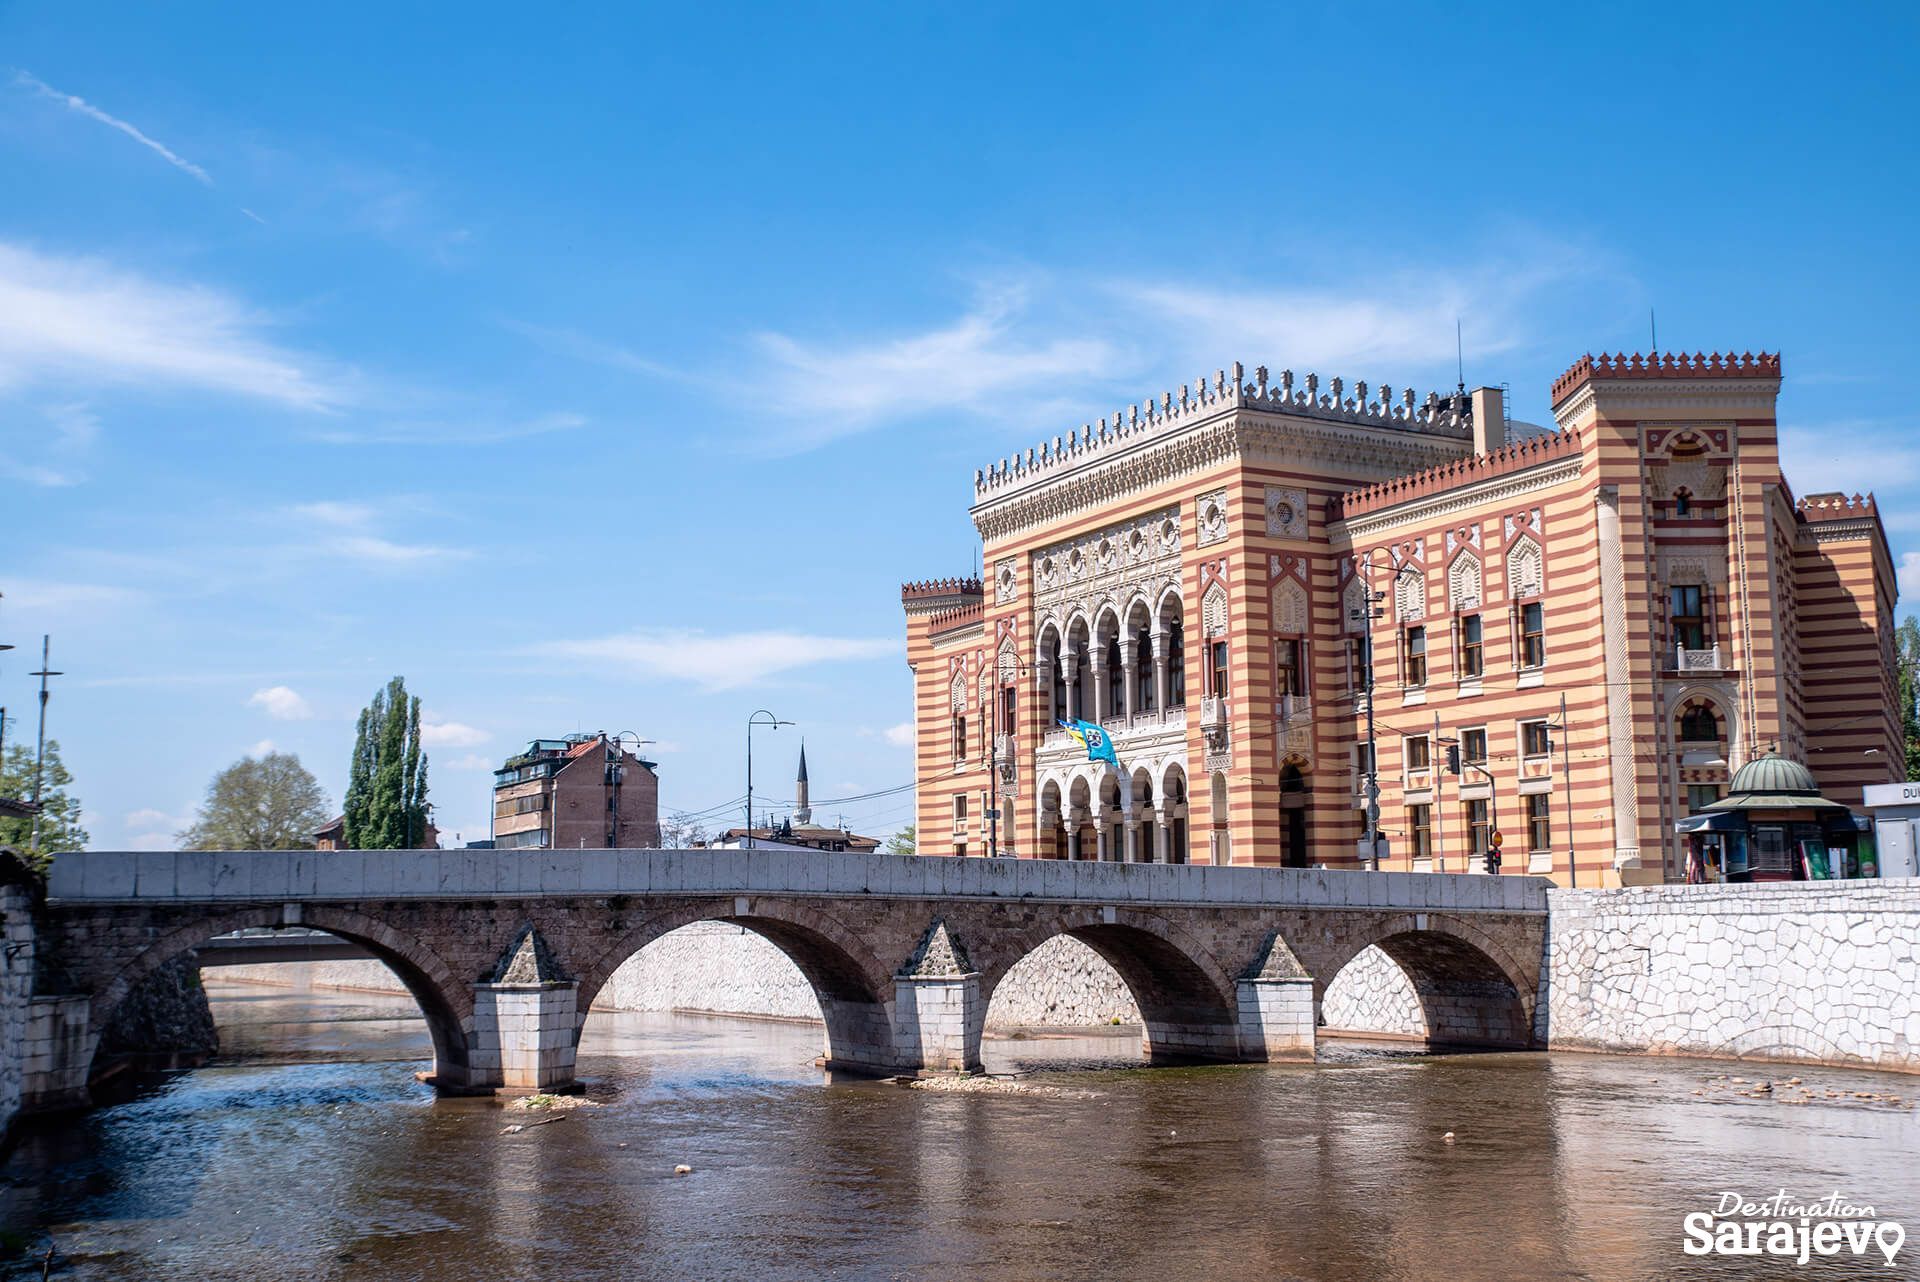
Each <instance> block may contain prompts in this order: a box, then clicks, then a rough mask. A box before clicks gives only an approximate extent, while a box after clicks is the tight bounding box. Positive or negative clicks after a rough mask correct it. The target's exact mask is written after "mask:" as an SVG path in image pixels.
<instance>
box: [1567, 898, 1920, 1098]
mask: <svg viewBox="0 0 1920 1282" xmlns="http://www.w3.org/2000/svg"><path fill="white" fill-rule="evenodd" d="M1547 903H1548V910H1549V911H1548V935H1547V966H1546V968H1545V973H1546V976H1547V979H1546V983H1547V993H1546V1002H1545V1006H1546V1010H1547V1019H1546V1027H1547V1040H1548V1045H1549V1046H1550V1047H1551V1048H1553V1049H1556V1050H1600V1051H1625V1052H1632V1053H1636V1054H1654V1055H1699V1056H1712V1057H1716V1058H1730V1059H1733V1058H1737V1059H1764V1060H1780V1061H1787V1062H1802V1061H1804V1062H1810V1063H1822V1064H1845V1065H1856V1066H1864V1067H1871V1068H1880V1069H1894V1070H1898V1071H1902V1072H1920V880H1915V879H1911V878H1903V879H1899V880H1891V881H1864V882H1863V881H1852V882H1819V881H1814V882H1772V883H1766V884H1755V885H1733V886H1724V885H1716V886H1643V887H1635V888H1632V889H1626V890H1555V891H1550V892H1549V893H1548V896H1547Z"/></svg>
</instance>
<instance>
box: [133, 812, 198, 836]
mask: <svg viewBox="0 0 1920 1282" xmlns="http://www.w3.org/2000/svg"><path fill="white" fill-rule="evenodd" d="M121 822H122V823H123V824H125V825H126V826H127V827H129V828H165V829H168V830H169V831H172V830H174V829H179V828H184V827H186V826H187V825H188V824H190V823H192V822H193V816H191V815H170V814H168V813H167V812H166V811H164V810H153V809H146V810H134V811H129V812H128V814H127V817H126V818H125V819H123V820H121Z"/></svg>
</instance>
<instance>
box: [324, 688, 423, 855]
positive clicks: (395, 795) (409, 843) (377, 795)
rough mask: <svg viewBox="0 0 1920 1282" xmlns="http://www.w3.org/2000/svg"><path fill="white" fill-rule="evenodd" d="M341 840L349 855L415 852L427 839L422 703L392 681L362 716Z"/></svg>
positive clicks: (355, 736) (350, 765)
mask: <svg viewBox="0 0 1920 1282" xmlns="http://www.w3.org/2000/svg"><path fill="white" fill-rule="evenodd" d="M341 809H342V814H343V816H344V818H345V824H344V827H343V831H342V832H341V838H342V840H343V841H344V842H345V843H346V846H347V849H349V850H413V849H415V848H417V847H418V846H419V845H420V844H421V843H422V842H424V841H425V840H426V836H427V758H426V754H425V753H423V752H421V751H420V700H419V699H418V698H416V697H413V696H410V695H408V694H407V683H406V679H405V678H404V677H395V678H394V679H393V680H391V681H389V682H388V683H387V688H386V689H384V690H382V691H380V692H379V693H378V694H376V695H374V696H373V702H372V703H369V704H368V705H367V706H366V707H365V708H363V709H361V711H360V720H359V721H358V722H357V723H356V724H355V726H354V733H353V758H352V760H351V761H350V762H349V763H348V767H347V796H346V801H345V804H344V805H343V806H342V808H341Z"/></svg>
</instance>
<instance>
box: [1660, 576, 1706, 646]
mask: <svg viewBox="0 0 1920 1282" xmlns="http://www.w3.org/2000/svg"><path fill="white" fill-rule="evenodd" d="M1705 598H1706V589H1704V588H1702V587H1700V586H1699V585H1697V584H1682V585H1679V586H1676V587H1671V588H1668V589H1667V618H1668V621H1669V622H1670V623H1671V624H1672V626H1673V643H1674V645H1676V646H1678V647H1679V648H1680V649H1682V650H1704V649H1706V648H1707V611H1706V599H1705Z"/></svg>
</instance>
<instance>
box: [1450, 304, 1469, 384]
mask: <svg viewBox="0 0 1920 1282" xmlns="http://www.w3.org/2000/svg"><path fill="white" fill-rule="evenodd" d="M1453 364H1454V372H1455V374H1457V375H1458V376H1459V379H1460V384H1459V387H1458V388H1457V389H1456V390H1458V391H1462V392H1464V391H1466V390H1467V349H1466V347H1465V346H1464V345H1462V343H1461V342H1460V318H1459V317H1458V316H1456V317H1454V318H1453Z"/></svg>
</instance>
